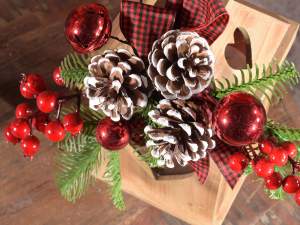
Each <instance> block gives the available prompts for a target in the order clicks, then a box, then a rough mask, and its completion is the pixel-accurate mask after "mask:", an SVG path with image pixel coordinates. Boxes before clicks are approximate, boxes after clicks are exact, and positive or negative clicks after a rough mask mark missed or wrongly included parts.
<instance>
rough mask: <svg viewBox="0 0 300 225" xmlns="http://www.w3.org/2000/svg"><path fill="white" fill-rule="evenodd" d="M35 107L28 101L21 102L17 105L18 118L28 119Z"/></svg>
mask: <svg viewBox="0 0 300 225" xmlns="http://www.w3.org/2000/svg"><path fill="white" fill-rule="evenodd" d="M32 114H33V108H32V106H31V105H29V104H28V103H21V104H19V105H17V107H16V118H17V119H27V118H28V117H30V116H32Z"/></svg>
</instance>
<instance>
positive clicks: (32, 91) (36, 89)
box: [20, 73, 46, 99]
mask: <svg viewBox="0 0 300 225" xmlns="http://www.w3.org/2000/svg"><path fill="white" fill-rule="evenodd" d="M22 76H23V77H22V80H21V84H20V91H21V94H22V96H23V97H24V98H29V99H30V98H34V97H35V96H36V95H38V94H39V93H40V92H42V91H44V90H46V84H45V81H44V79H43V78H42V76H41V75H38V74H33V73H30V74H23V75H22Z"/></svg>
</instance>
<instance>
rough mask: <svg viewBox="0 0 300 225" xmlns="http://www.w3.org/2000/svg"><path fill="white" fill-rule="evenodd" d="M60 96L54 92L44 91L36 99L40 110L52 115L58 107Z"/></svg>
mask: <svg viewBox="0 0 300 225" xmlns="http://www.w3.org/2000/svg"><path fill="white" fill-rule="evenodd" d="M57 101H58V94H57V93H56V92H54V91H43V92H42V93H40V94H39V95H38V96H37V98H36V105H37V107H38V109H39V110H40V111H42V112H44V113H50V112H52V111H53V110H54V109H55V108H56V107H57Z"/></svg>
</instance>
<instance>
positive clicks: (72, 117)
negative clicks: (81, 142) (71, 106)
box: [63, 113, 83, 135]
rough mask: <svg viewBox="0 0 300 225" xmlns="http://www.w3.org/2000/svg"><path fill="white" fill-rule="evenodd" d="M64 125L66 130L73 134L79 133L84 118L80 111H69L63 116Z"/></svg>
mask: <svg viewBox="0 0 300 225" xmlns="http://www.w3.org/2000/svg"><path fill="white" fill-rule="evenodd" d="M63 125H64V128H65V130H66V131H68V132H70V133H71V134H72V135H76V134H79V133H80V132H81V131H82V129H83V120H82V119H81V118H80V116H79V114H78V113H69V114H67V115H65V116H64V118H63Z"/></svg>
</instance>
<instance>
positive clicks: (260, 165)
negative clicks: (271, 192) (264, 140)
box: [254, 158, 274, 177]
mask: <svg viewBox="0 0 300 225" xmlns="http://www.w3.org/2000/svg"><path fill="white" fill-rule="evenodd" d="M254 170H255V172H256V174H257V176H259V177H269V176H271V175H272V174H273V173H274V165H273V163H271V162H270V161H268V160H266V159H264V158H262V159H260V160H258V162H257V163H256V164H255V165H254Z"/></svg>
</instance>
